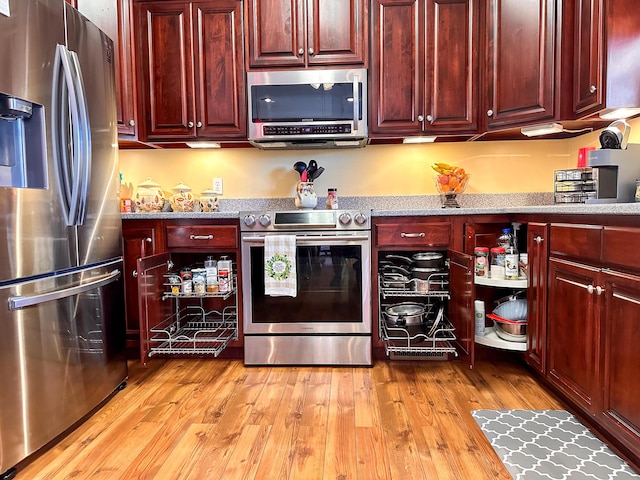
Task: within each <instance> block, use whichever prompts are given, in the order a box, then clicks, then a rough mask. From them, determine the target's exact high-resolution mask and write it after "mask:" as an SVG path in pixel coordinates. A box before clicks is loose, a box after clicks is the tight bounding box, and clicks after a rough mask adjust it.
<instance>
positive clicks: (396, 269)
mask: <svg viewBox="0 0 640 480" xmlns="http://www.w3.org/2000/svg"><path fill="white" fill-rule="evenodd" d="M380 269H381V271H382V285H383V287H385V288H397V289H404V290H414V291H417V292H422V293H428V292H432V291H442V290H447V289H448V287H449V281H448V275H447V270H446V268H445V264H444V255H443V254H442V253H439V252H423V253H416V254H414V255H412V256H411V257H405V256H402V255H387V256H386V257H385V259H384V260H382V261H380Z"/></svg>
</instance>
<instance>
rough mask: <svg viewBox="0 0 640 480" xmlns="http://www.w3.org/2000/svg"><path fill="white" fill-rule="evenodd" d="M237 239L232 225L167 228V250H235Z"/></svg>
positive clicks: (235, 228)
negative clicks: (180, 248)
mask: <svg viewBox="0 0 640 480" xmlns="http://www.w3.org/2000/svg"><path fill="white" fill-rule="evenodd" d="M237 238H238V232H237V227H236V226H234V225H223V226H214V225H191V226H167V247H169V248H179V247H186V248H236V247H237V245H238V240H237Z"/></svg>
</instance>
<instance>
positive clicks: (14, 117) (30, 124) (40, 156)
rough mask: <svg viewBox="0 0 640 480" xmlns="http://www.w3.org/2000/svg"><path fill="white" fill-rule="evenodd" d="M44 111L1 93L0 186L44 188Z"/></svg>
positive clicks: (32, 104)
mask: <svg viewBox="0 0 640 480" xmlns="http://www.w3.org/2000/svg"><path fill="white" fill-rule="evenodd" d="M45 142H46V138H45V121H44V108H43V107H42V105H38V104H37V103H32V102H29V101H28V100H23V99H21V98H17V97H12V96H10V95H6V94H4V93H2V92H0V187H14V188H47V158H46V155H47V153H46V147H45V145H46V143H45Z"/></svg>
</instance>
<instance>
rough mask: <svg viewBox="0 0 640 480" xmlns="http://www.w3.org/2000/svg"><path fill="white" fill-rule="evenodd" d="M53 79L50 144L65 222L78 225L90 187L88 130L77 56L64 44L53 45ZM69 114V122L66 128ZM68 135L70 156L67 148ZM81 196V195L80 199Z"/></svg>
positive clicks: (89, 136) (82, 217)
mask: <svg viewBox="0 0 640 480" xmlns="http://www.w3.org/2000/svg"><path fill="white" fill-rule="evenodd" d="M55 62H56V67H55V68H56V71H55V74H54V81H53V87H52V88H53V104H52V109H53V112H52V118H53V122H52V134H51V136H52V144H53V156H54V165H55V168H56V173H57V176H58V179H59V181H60V186H61V189H60V190H61V194H60V196H61V200H62V203H63V205H64V215H65V221H66V224H67V225H68V226H73V225H81V224H82V223H83V221H84V212H85V204H86V197H87V191H88V188H89V180H88V179H89V173H90V172H89V167H88V165H89V156H90V152H91V133H90V128H89V116H88V111H87V105H86V98H85V93H84V85H83V83H82V77H81V73H80V72H79V67H78V57H77V55H76V54H75V53H74V52H70V51H69V50H68V49H67V47H65V46H64V45H58V46H57V47H56V58H55ZM69 117H70V120H71V125H70V127H71V128H69V123H68V121H69ZM69 134H70V135H71V146H72V151H71V156H69V150H68V148H67V145H68V144H69V142H68V135H69ZM83 196H84V198H83Z"/></svg>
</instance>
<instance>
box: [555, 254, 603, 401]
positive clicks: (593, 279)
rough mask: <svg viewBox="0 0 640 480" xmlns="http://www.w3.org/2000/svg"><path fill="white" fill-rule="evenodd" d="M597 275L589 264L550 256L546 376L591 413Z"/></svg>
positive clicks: (596, 383) (596, 373)
mask: <svg viewBox="0 0 640 480" xmlns="http://www.w3.org/2000/svg"><path fill="white" fill-rule="evenodd" d="M598 275H599V269H597V268H594V267H589V266H586V265H581V264H577V263H572V262H567V261H564V260H558V259H556V258H551V259H550V260H549V289H548V299H549V304H548V312H547V314H548V322H547V332H548V341H547V348H548V356H547V369H548V373H547V378H548V379H549V381H550V382H551V383H553V384H554V385H555V386H556V387H557V388H558V389H559V390H561V391H562V392H563V393H564V394H565V395H567V396H568V397H569V398H571V399H572V400H573V401H575V402H576V403H577V404H578V405H579V406H581V407H582V408H583V409H584V410H585V411H587V412H589V413H591V414H596V413H597V411H598V397H599V393H598V392H599V387H600V365H599V360H598V359H599V357H600V347H599V343H598V342H599V339H600V323H599V305H600V302H599V297H598V296H597V295H595V293H593V292H594V290H593V289H594V288H595V286H596V285H597V281H598Z"/></svg>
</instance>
